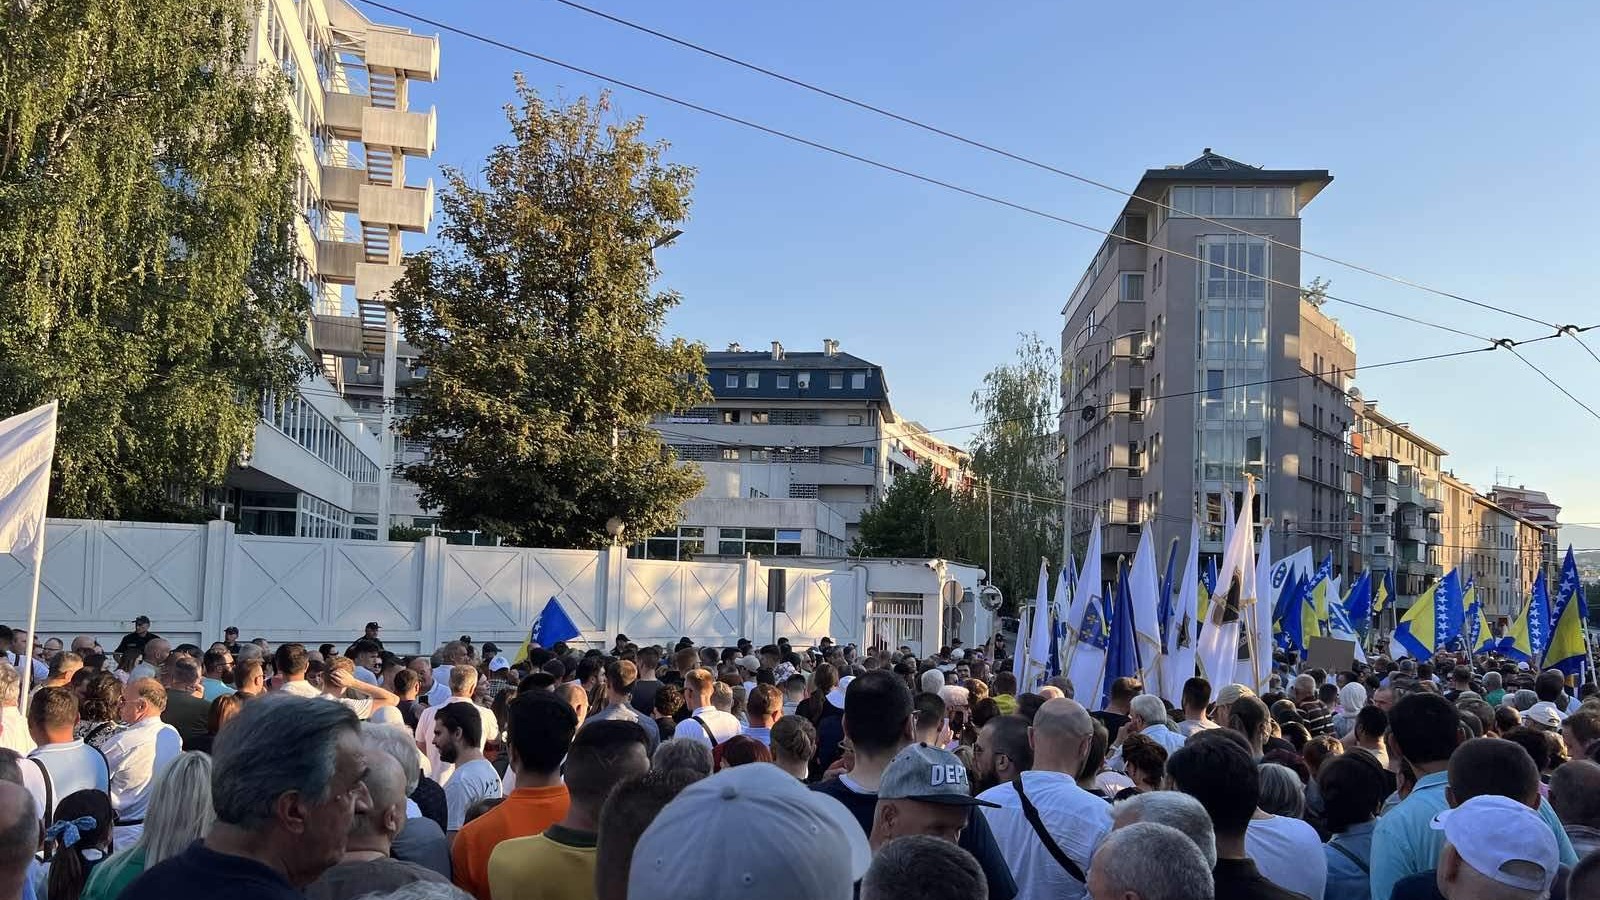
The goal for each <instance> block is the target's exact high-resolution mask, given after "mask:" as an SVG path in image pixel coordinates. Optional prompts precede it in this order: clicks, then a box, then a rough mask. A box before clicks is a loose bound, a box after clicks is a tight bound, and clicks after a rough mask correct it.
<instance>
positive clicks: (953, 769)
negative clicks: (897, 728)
mask: <svg viewBox="0 0 1600 900" xmlns="http://www.w3.org/2000/svg"><path fill="white" fill-rule="evenodd" d="M878 799H880V800H916V801H918V802H920V803H939V804H943V805H945V806H988V807H991V808H999V804H997V803H990V802H989V801H987V800H979V799H978V798H977V797H974V796H972V785H971V784H969V783H968V781H967V767H966V766H965V765H963V764H962V762H961V760H960V759H958V758H957V757H956V755H955V754H954V753H951V752H950V751H949V750H941V749H939V748H938V747H930V746H928V745H927V744H912V745H911V746H909V747H907V748H905V749H904V750H901V751H900V752H899V754H897V755H896V756H895V758H894V759H893V760H892V761H891V762H890V763H889V767H888V768H887V769H884V770H883V780H882V781H881V782H879V785H878Z"/></svg>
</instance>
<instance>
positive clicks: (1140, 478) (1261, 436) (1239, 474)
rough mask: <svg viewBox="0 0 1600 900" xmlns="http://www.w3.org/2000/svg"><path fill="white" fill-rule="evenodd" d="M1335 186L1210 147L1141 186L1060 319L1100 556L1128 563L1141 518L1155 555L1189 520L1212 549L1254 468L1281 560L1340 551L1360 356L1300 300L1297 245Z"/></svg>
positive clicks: (1079, 535) (1074, 461)
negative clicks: (1352, 389)
mask: <svg viewBox="0 0 1600 900" xmlns="http://www.w3.org/2000/svg"><path fill="white" fill-rule="evenodd" d="M1331 181H1332V176H1330V175H1329V174H1328V172H1327V171H1326V170H1322V169H1264V168H1258V167H1256V166H1250V165H1246V164H1244V163H1241V162H1237V161H1235V160H1232V159H1228V158H1227V157H1224V156H1219V155H1217V154H1215V153H1212V152H1211V151H1210V150H1209V149H1207V150H1206V151H1205V152H1204V153H1202V154H1201V155H1200V156H1199V157H1198V158H1196V159H1194V160H1192V161H1190V162H1188V163H1186V164H1183V165H1177V166H1169V167H1167V168H1162V169H1150V170H1147V171H1146V172H1145V173H1144V176H1143V177H1142V178H1141V179H1140V180H1139V183H1138V185H1137V186H1136V187H1135V188H1134V190H1133V197H1132V198H1131V199H1130V200H1129V201H1128V203H1127V204H1126V205H1125V206H1124V208H1123V210H1122V212H1121V214H1120V215H1119V216H1118V217H1117V219H1116V222H1115V224H1114V226H1113V227H1112V229H1111V230H1112V232H1113V235H1112V236H1111V237H1108V238H1107V239H1106V240H1105V242H1104V243H1103V244H1102V245H1101V247H1100V249H1099V251H1098V252H1096V253H1095V256H1094V259H1093V260H1091V261H1090V263H1089V266H1088V268H1087V270H1086V271H1085V272H1084V274H1083V277H1082V278H1081V279H1080V280H1079V282H1078V285H1077V287H1076V289H1074V290H1073V292H1072V296H1071V298H1070V299H1069V300H1068V301H1067V304H1066V306H1065V308H1064V309H1063V310H1062V315H1063V316H1064V317H1065V327H1064V328H1063V329H1062V332H1061V355H1062V359H1063V360H1064V362H1065V372H1066V375H1067V377H1066V378H1065V379H1064V381H1063V388H1062V399H1063V404H1062V405H1063V410H1064V412H1063V416H1062V421H1061V432H1062V436H1063V442H1064V444H1065V445H1066V454H1065V455H1066V459H1064V460H1063V462H1064V471H1065V472H1066V474H1067V478H1068V479H1069V483H1070V485H1071V496H1072V499H1073V501H1074V503H1073V516H1072V534H1073V540H1074V543H1075V544H1076V545H1078V546H1082V545H1083V544H1084V542H1085V541H1086V540H1087V538H1088V531H1089V528H1090V522H1091V518H1092V516H1093V514H1094V513H1095V512H1097V511H1098V512H1099V513H1100V514H1101V515H1102V517H1103V520H1104V522H1105V530H1104V534H1103V535H1102V538H1103V541H1104V544H1103V546H1104V549H1105V553H1106V555H1107V557H1114V556H1115V555H1117V554H1131V553H1132V552H1133V550H1134V548H1135V546H1136V544H1137V542H1138V539H1139V534H1140V530H1141V529H1142V528H1144V527H1146V526H1147V525H1148V524H1150V523H1154V524H1156V526H1157V542H1158V543H1162V542H1165V541H1167V540H1169V539H1170V538H1172V537H1179V536H1186V535H1187V533H1188V527H1189V526H1188V522H1189V521H1190V520H1191V517H1192V516H1194V515H1196V514H1198V515H1200V516H1201V517H1202V519H1203V521H1204V523H1205V524H1206V526H1207V527H1206V531H1205V534H1204V535H1203V541H1204V543H1203V545H1202V549H1203V550H1204V551H1205V552H1209V553H1220V552H1221V550H1222V542H1221V541H1222V531H1223V510H1224V508H1225V502H1224V498H1225V497H1227V496H1228V495H1230V494H1231V495H1233V496H1234V497H1235V498H1239V497H1242V494H1243V490H1244V476H1245V475H1246V474H1247V473H1248V474H1252V475H1255V476H1256V477H1257V479H1258V483H1257V490H1258V492H1259V493H1258V506H1257V510H1256V511H1257V521H1260V517H1261V516H1262V515H1266V516H1270V517H1272V518H1273V519H1274V525H1273V527H1274V529H1275V533H1274V535H1273V537H1274V540H1275V542H1277V541H1287V546H1285V545H1284V544H1283V543H1275V547H1274V550H1275V552H1281V551H1284V550H1292V549H1295V548H1297V547H1298V546H1300V545H1301V543H1303V542H1310V543H1312V544H1313V545H1314V546H1325V547H1327V548H1329V549H1332V548H1334V547H1343V546H1344V545H1345V542H1347V541H1348V531H1347V530H1346V531H1341V530H1340V529H1339V528H1338V527H1334V523H1336V522H1341V521H1344V517H1345V516H1346V515H1347V510H1348V509H1349V507H1350V504H1349V501H1348V498H1347V497H1346V496H1345V494H1346V493H1347V489H1346V488H1345V487H1344V485H1345V484H1346V482H1345V476H1344V473H1345V472H1346V471H1348V459H1347V458H1346V457H1347V454H1346V453H1345V452H1344V451H1343V450H1342V449H1340V448H1342V446H1343V444H1344V441H1343V434H1344V431H1345V429H1347V428H1348V427H1349V425H1350V423H1351V421H1352V416H1351V414H1350V413H1349V412H1348V405H1345V406H1342V407H1341V405H1340V404H1341V402H1343V403H1346V404H1347V401H1339V400H1338V399H1337V395H1341V394H1348V387H1349V385H1348V381H1349V370H1350V369H1352V368H1353V366H1351V365H1348V363H1349V362H1351V361H1352V360H1353V358H1354V352H1355V351H1354V344H1353V342H1351V341H1349V339H1348V335H1343V334H1342V332H1340V331H1338V330H1337V326H1336V325H1334V324H1333V323H1332V322H1331V321H1328V320H1326V317H1324V316H1322V314H1321V312H1320V310H1316V309H1315V308H1311V309H1307V308H1306V306H1307V305H1304V304H1303V303H1302V299H1301V294H1302V291H1301V290H1300V288H1299V287H1298V286H1299V285H1300V284H1301V280H1300V253H1299V251H1298V250H1297V249H1295V248H1296V247H1298V246H1299V244H1300V214H1301V212H1302V211H1303V210H1304V209H1305V208H1306V206H1307V205H1308V204H1310V203H1311V201H1312V200H1313V199H1315V198H1316V196H1317V195H1318V194H1319V193H1320V192H1321V191H1322V189H1323V188H1325V187H1327V185H1328V184H1329V183H1330V182H1331ZM1168 208H1170V211H1169V209H1168ZM1197 216H1204V217H1206V218H1208V219H1212V220H1216V221H1219V222H1221V223H1223V225H1226V226H1229V227H1223V226H1222V225H1215V224H1211V223H1210V222H1206V221H1202V220H1201V219H1200V218H1197ZM1266 238H1271V239H1272V241H1276V242H1277V243H1276V244H1274V243H1269V242H1268V240H1267V239H1266ZM1145 244H1148V245H1149V246H1145ZM1197 259H1198V260H1203V261H1204V262H1203V263H1202V262H1196V260H1197ZM1307 351H1309V352H1310V354H1311V355H1310V356H1309V357H1307V356H1306V353H1307ZM1319 369H1320V370H1321V372H1322V374H1321V375H1318V376H1317V377H1316V378H1315V379H1296V376H1298V375H1300V374H1301V373H1302V372H1305V371H1312V372H1313V374H1315V373H1316V370H1319ZM1273 379H1282V380H1280V381H1275V382H1274V381H1273ZM1300 380H1314V381H1316V382H1317V384H1314V385H1312V386H1310V387H1307V386H1304V385H1302V384H1300V383H1299V381H1300ZM1324 401H1325V403H1324ZM1308 404H1309V407H1310V408H1308ZM1318 409H1323V412H1322V414H1321V416H1320V417H1319V416H1318V414H1317V410H1318ZM1319 460H1320V461H1321V462H1322V464H1323V465H1322V468H1321V469H1320V470H1319V469H1318V467H1317V462H1318V461H1319ZM1313 508H1315V509H1316V510H1318V512H1317V513H1316V514H1315V515H1311V514H1309V511H1311V510H1313ZM1302 511H1305V512H1302ZM1312 519H1319V520H1322V521H1311V520H1312ZM1303 520H1304V521H1303ZM1345 527H1346V529H1347V528H1348V526H1345ZM1277 529H1284V531H1282V536H1281V537H1280V534H1279V533H1278V532H1277V531H1276V530H1277ZM1319 542H1320V543H1319Z"/></svg>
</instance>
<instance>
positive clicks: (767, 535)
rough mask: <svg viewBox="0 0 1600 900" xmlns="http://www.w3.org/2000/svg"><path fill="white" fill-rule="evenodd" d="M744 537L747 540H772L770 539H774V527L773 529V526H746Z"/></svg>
mask: <svg viewBox="0 0 1600 900" xmlns="http://www.w3.org/2000/svg"><path fill="white" fill-rule="evenodd" d="M744 538H745V540H747V541H770V540H774V529H771V528H746V529H745V530H744Z"/></svg>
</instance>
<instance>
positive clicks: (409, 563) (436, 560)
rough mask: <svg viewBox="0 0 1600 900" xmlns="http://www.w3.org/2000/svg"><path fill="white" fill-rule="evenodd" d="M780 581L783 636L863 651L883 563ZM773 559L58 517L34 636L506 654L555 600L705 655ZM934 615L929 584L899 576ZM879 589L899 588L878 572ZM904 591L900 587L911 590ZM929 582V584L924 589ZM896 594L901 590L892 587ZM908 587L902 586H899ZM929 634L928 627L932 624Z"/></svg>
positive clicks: (734, 633) (592, 633) (818, 565)
mask: <svg viewBox="0 0 1600 900" xmlns="http://www.w3.org/2000/svg"><path fill="white" fill-rule="evenodd" d="M769 564H771V565H781V566H782V567H783V568H785V569H787V570H788V578H787V583H788V592H787V598H786V599H787V607H788V609H787V611H786V612H785V613H783V614H781V615H779V617H778V622H777V633H778V634H779V635H786V636H788V637H789V638H791V639H792V640H794V641H795V642H796V643H797V644H800V645H808V644H811V643H814V642H815V641H816V640H818V639H820V638H822V637H823V636H830V637H832V638H833V639H834V640H835V641H838V642H840V643H848V642H859V641H860V635H861V634H862V633H863V616H864V615H865V611H866V608H867V604H866V594H865V588H866V581H867V580H868V578H869V577H871V576H870V574H863V573H866V572H867V568H866V567H865V566H870V567H871V569H872V570H874V571H876V570H877V569H879V568H880V567H881V568H883V569H884V570H885V571H887V569H888V568H889V567H890V564H889V563H888V562H886V561H868V563H867V564H865V566H864V564H862V563H860V562H858V561H854V560H787V559H786V560H771V561H769ZM769 564H764V563H763V562H760V561H757V560H754V559H744V560H733V561H714V562H672V561H659V560H630V559H627V558H626V557H625V555H624V554H623V553H621V552H613V551H606V550H600V551H586V550H536V549H519V548H512V547H460V546H452V545H449V544H446V543H445V542H444V540H442V539H440V538H427V539H424V540H423V541H421V542H418V543H391V542H387V541H351V540H332V539H319V538H299V537H268V536H261V535H240V534H237V533H235V532H234V530H233V526H232V524H231V523H227V522H210V523H207V524H205V525H159V524H147V523H136V522H104V521H84V520H72V519H52V520H50V522H49V527H48V530H47V537H46V547H45V565H44V572H43V576H42V582H41V591H40V603H39V629H38V631H39V634H41V635H45V636H60V637H62V638H63V639H64V640H70V639H71V637H72V636H73V635H75V634H91V635H95V636H97V637H98V638H99V639H100V640H101V642H102V643H103V644H108V645H109V644H114V643H115V641H116V639H117V638H118V637H119V636H120V635H122V634H123V633H124V632H126V631H128V630H129V622H130V620H131V619H133V618H134V617H135V616H138V615H148V616H150V618H151V619H152V620H154V621H153V630H154V631H155V632H157V633H158V634H161V635H162V636H163V637H166V638H169V639H171V640H172V641H173V642H174V643H177V642H182V641H192V642H195V643H199V644H202V645H204V644H208V643H210V642H211V641H214V640H218V639H220V637H221V636H222V630H223V628H225V627H227V626H228V625H237V626H239V629H240V631H241V637H242V638H243V639H245V640H250V639H252V638H256V637H265V638H267V639H268V640H271V641H273V642H278V641H283V640H289V639H295V640H300V641H303V642H306V643H320V642H323V641H332V642H334V643H337V644H340V645H343V644H344V643H345V642H348V641H350V640H353V639H354V638H355V637H357V636H359V635H360V634H361V630H362V626H363V625H364V624H365V623H366V622H367V621H369V620H376V621H378V622H380V623H382V624H383V626H384V632H383V638H384V642H385V644H386V645H388V646H390V647H391V648H393V649H396V650H401V651H406V650H416V649H428V650H431V649H433V648H434V647H435V646H437V645H438V644H439V643H440V642H442V641H445V640H448V639H451V638H455V637H459V636H460V635H462V634H468V635H471V636H472V637H473V639H474V640H475V641H478V642H482V641H486V640H493V641H495V642H496V643H499V644H500V645H501V646H515V645H516V644H517V643H520V641H521V640H522V639H523V637H524V636H526V634H527V631H528V628H529V626H530V625H531V624H532V622H533V620H534V618H535V617H536V616H537V615H538V614H539V611H540V610H541V609H543V607H544V605H545V603H546V601H547V600H548V599H549V598H551V597H556V598H558V599H559V600H560V602H561V604H562V607H563V608H564V609H565V610H566V612H567V614H568V615H569V616H571V618H572V619H573V621H574V623H575V624H577V626H578V627H579V629H581V631H582V640H585V641H588V642H590V643H592V644H595V645H604V646H608V647H609V646H610V645H611V640H612V638H613V637H614V636H615V635H616V634H617V633H618V632H621V633H624V634H627V635H628V637H629V638H631V639H632V640H634V641H636V642H639V643H645V642H649V643H667V642H669V641H676V640H677V639H678V638H679V637H682V636H685V635H687V636H689V637H690V638H693V639H694V640H695V641H696V642H697V643H702V644H713V645H721V644H730V643H732V642H733V641H734V640H736V639H737V638H739V637H742V636H748V637H750V638H751V639H752V640H757V639H759V638H762V637H763V636H768V639H770V633H771V631H772V617H771V616H770V615H769V614H768V613H767V612H766V591H767V587H766V572H767V569H768V568H769ZM913 565H914V569H915V571H917V572H920V573H921V576H920V577H919V578H915V579H914V581H915V582H916V583H918V584H920V585H921V587H922V588H923V589H925V590H928V591H929V593H928V596H929V598H930V600H931V603H932V605H931V606H930V607H929V609H930V612H929V617H930V622H937V618H938V615H939V613H938V608H937V602H938V593H937V584H938V579H937V578H935V577H934V573H933V572H932V571H931V570H930V569H928V568H926V567H925V566H922V565H921V564H920V563H914V564H912V565H907V566H906V567H905V568H906V569H907V571H908V573H909V572H910V571H912V569H913ZM884 578H885V579H886V583H887V582H891V581H892V582H895V583H899V582H901V581H902V580H903V579H902V578H900V577H898V573H895V577H891V576H890V575H885V576H884ZM30 581H31V578H30V570H29V567H28V563H27V562H26V561H24V560H19V559H16V558H14V557H12V556H9V555H4V554H0V621H4V622H6V623H8V624H13V625H17V624H21V623H25V622H26V621H27V616H28V609H27V605H28V593H29V584H30ZM909 583H910V582H907V584H909ZM930 585H931V587H930ZM881 589H891V588H881ZM892 589H894V590H900V589H902V588H892ZM906 589H909V588H906ZM935 628H936V626H935Z"/></svg>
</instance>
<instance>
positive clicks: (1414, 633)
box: [1394, 569, 1465, 660]
mask: <svg viewBox="0 0 1600 900" xmlns="http://www.w3.org/2000/svg"><path fill="white" fill-rule="evenodd" d="M1461 593H1462V592H1461V575H1460V573H1458V572H1457V571H1456V570H1454V569H1451V570H1450V573H1449V574H1448V575H1446V576H1444V578H1442V579H1440V580H1439V581H1436V582H1434V584H1433V586H1432V587H1430V588H1428V589H1427V590H1426V591H1424V592H1423V593H1422V596H1420V597H1418V598H1417V602H1415V603H1413V604H1411V608H1410V609H1408V610H1406V614H1405V615H1404V616H1402V617H1401V619H1400V625H1399V627H1397V628H1396V629H1395V632H1394V639H1395V640H1396V641H1398V642H1399V643H1400V645H1401V646H1403V647H1405V648H1406V650H1408V651H1410V653H1411V655H1412V656H1414V657H1416V658H1417V659H1421V660H1426V659H1428V658H1429V657H1431V656H1433V654H1434V652H1435V651H1437V650H1439V649H1440V648H1443V647H1446V646H1448V645H1449V643H1450V642H1451V641H1453V640H1455V639H1456V637H1457V636H1459V635H1460V634H1461V624H1462V620H1463V619H1464V618H1465V611H1464V610H1463V609H1462V606H1461Z"/></svg>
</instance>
